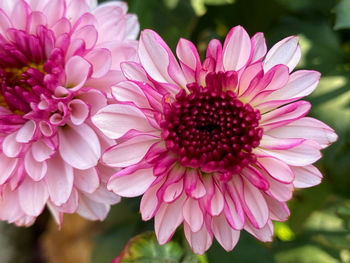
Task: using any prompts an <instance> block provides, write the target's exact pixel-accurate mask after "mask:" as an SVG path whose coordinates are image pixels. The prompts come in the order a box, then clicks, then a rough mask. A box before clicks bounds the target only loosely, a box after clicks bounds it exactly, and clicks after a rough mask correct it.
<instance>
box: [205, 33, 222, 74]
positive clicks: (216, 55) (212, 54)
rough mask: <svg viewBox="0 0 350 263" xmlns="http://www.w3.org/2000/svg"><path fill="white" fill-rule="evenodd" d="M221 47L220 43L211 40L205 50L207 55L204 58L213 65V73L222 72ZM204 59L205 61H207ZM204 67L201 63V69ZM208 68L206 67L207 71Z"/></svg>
mask: <svg viewBox="0 0 350 263" xmlns="http://www.w3.org/2000/svg"><path fill="white" fill-rule="evenodd" d="M222 56H223V54H222V45H221V42H220V41H219V40H217V39H212V40H210V41H209V44H208V48H207V54H206V57H207V59H209V61H212V62H213V63H214V65H213V70H214V71H215V72H219V71H223V70H224V65H223V61H222ZM207 59H206V60H207ZM204 65H205V62H203V67H204ZM208 68H210V67H207V69H208Z"/></svg>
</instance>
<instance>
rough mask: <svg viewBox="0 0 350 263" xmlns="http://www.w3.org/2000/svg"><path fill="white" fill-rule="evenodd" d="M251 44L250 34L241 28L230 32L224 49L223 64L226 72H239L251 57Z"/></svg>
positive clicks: (235, 28) (238, 27)
mask: <svg viewBox="0 0 350 263" xmlns="http://www.w3.org/2000/svg"><path fill="white" fill-rule="evenodd" d="M251 51H252V50H251V42H250V38H249V35H248V33H247V32H246V31H245V30H244V28H243V27H241V26H236V27H234V28H232V29H231V30H230V32H229V33H228V34H227V37H226V39H225V43H224V48H223V63H224V68H225V70H226V71H229V70H236V71H238V70H239V69H241V68H242V67H244V66H245V65H246V64H247V62H248V59H249V58H250V56H251Z"/></svg>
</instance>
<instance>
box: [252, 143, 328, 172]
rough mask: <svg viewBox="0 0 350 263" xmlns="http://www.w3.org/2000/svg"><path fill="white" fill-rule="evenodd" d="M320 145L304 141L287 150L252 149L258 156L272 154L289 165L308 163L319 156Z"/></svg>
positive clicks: (314, 160)
mask: <svg viewBox="0 0 350 263" xmlns="http://www.w3.org/2000/svg"><path fill="white" fill-rule="evenodd" d="M320 149H321V147H320V145H319V144H318V143H316V142H314V141H305V142H303V143H302V144H300V145H298V146H296V147H294V148H291V149H289V150H268V149H254V151H255V152H256V153H257V155H258V156H272V157H275V158H277V159H280V160H281V161H283V162H285V163H286V164H289V165H294V166H304V165H309V164H312V163H314V162H316V161H317V160H319V159H320V158H321V153H320Z"/></svg>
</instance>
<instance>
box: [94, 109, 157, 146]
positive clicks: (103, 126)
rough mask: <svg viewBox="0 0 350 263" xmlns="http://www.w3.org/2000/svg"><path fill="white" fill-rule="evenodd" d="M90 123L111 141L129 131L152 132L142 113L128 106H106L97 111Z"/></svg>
mask: <svg viewBox="0 0 350 263" xmlns="http://www.w3.org/2000/svg"><path fill="white" fill-rule="evenodd" d="M92 121H93V123H94V124H95V125H96V126H97V127H98V128H99V129H100V130H101V131H102V132H103V133H104V134H105V135H106V136H108V137H109V138H111V139H118V138H120V137H121V136H123V135H124V134H125V133H126V132H127V131H129V130H131V129H134V130H138V131H143V132H147V131H151V130H154V128H152V127H151V125H150V124H149V122H148V120H147V118H146V116H145V115H144V114H143V112H142V111H141V110H139V109H137V108H136V107H133V106H130V105H122V104H112V105H108V106H106V107H104V108H103V109H101V110H100V111H98V112H97V114H96V115H95V116H93V117H92Z"/></svg>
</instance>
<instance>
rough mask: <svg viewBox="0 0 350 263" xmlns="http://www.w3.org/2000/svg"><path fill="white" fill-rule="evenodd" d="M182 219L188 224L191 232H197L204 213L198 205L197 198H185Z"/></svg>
mask: <svg viewBox="0 0 350 263" xmlns="http://www.w3.org/2000/svg"><path fill="white" fill-rule="evenodd" d="M182 213H183V216H184V219H185V221H186V223H187V224H188V225H189V227H190V229H191V232H198V231H200V229H201V228H202V227H203V224H204V215H203V212H202V210H201V208H200V206H199V203H198V200H195V199H192V198H191V197H189V198H187V200H186V201H185V203H184V206H183V210H182Z"/></svg>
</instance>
